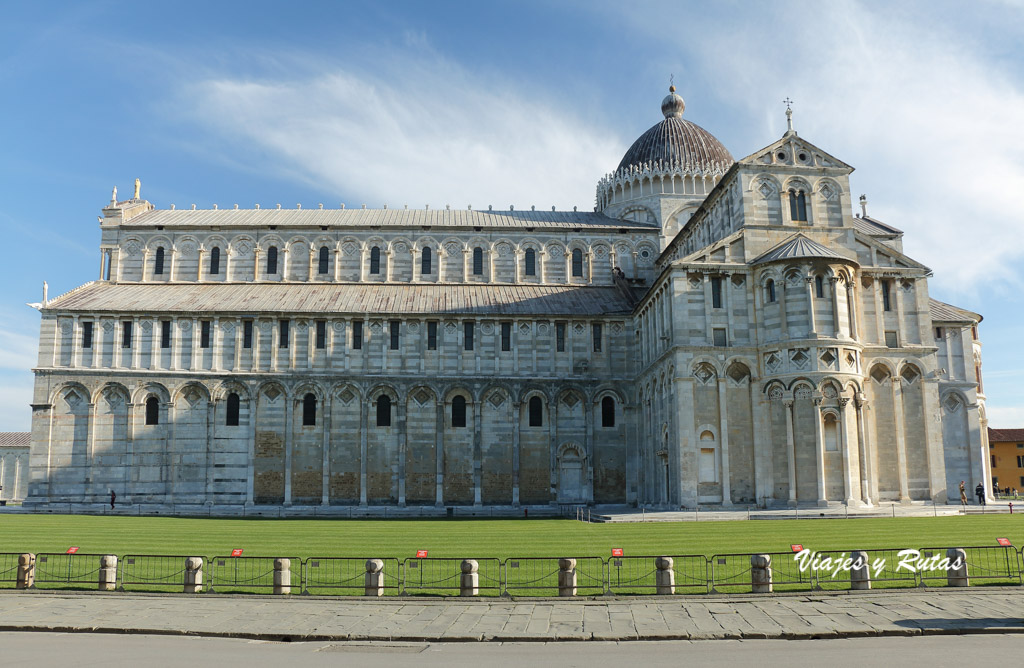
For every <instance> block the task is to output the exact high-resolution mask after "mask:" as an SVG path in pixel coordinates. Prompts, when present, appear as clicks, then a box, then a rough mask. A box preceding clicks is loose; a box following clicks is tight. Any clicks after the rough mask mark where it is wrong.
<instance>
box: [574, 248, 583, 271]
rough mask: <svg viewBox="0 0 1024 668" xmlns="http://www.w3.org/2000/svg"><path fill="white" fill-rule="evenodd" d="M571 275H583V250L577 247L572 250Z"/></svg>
mask: <svg viewBox="0 0 1024 668" xmlns="http://www.w3.org/2000/svg"><path fill="white" fill-rule="evenodd" d="M572 275H573V276H583V251H581V250H580V249H579V248H574V249H573V250H572Z"/></svg>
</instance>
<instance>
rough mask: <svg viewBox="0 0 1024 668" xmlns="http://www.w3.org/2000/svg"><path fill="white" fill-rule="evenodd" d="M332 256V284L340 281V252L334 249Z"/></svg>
mask: <svg viewBox="0 0 1024 668" xmlns="http://www.w3.org/2000/svg"><path fill="white" fill-rule="evenodd" d="M332 254H333V255H334V282H335V283H337V282H338V281H340V280H341V251H340V250H339V249H338V248H337V247H335V248H334V250H333V251H332Z"/></svg>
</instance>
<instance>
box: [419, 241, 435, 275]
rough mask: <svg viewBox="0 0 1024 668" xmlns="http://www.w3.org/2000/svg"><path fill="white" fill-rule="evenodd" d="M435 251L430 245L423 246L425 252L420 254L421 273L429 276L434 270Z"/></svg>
mask: <svg viewBox="0 0 1024 668" xmlns="http://www.w3.org/2000/svg"><path fill="white" fill-rule="evenodd" d="M432 256H433V251H431V250H430V246H424V247H423V254H422V255H420V275H422V276H427V275H428V274H430V272H431V271H433V267H432V266H431V265H432V264H433V257H432Z"/></svg>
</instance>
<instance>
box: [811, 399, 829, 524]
mask: <svg viewBox="0 0 1024 668" xmlns="http://www.w3.org/2000/svg"><path fill="white" fill-rule="evenodd" d="M821 420H822V415H821V397H815V398H814V454H815V463H816V464H817V466H818V506H819V507H825V506H827V505H828V500H827V498H826V496H825V435H824V434H823V433H822V432H823V429H822V423H821Z"/></svg>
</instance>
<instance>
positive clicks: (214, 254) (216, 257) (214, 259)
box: [210, 246, 220, 276]
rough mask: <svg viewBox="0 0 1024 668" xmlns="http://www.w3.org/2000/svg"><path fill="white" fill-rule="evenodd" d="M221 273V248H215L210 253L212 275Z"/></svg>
mask: <svg viewBox="0 0 1024 668" xmlns="http://www.w3.org/2000/svg"><path fill="white" fill-rule="evenodd" d="M219 273H220V247H218V246H214V247H213V249H212V250H211V251H210V275H211V276H213V275H215V274H219Z"/></svg>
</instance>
